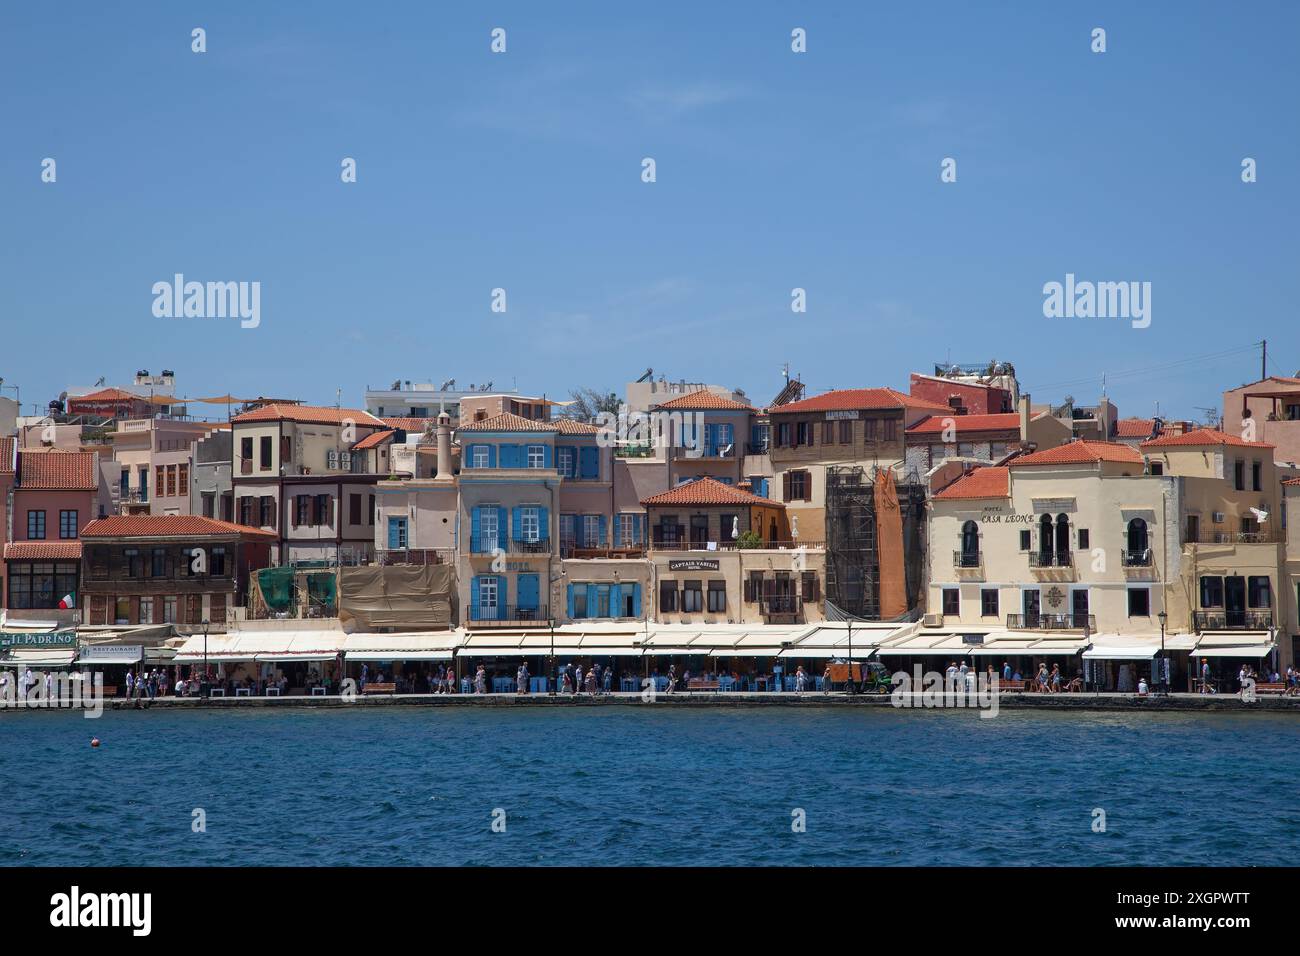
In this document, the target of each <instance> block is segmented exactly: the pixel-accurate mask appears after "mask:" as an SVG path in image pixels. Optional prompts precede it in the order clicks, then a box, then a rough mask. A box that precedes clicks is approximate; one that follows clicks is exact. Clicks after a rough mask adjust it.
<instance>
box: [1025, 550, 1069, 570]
mask: <svg viewBox="0 0 1300 956" xmlns="http://www.w3.org/2000/svg"><path fill="white" fill-rule="evenodd" d="M1029 566H1030V567H1031V568H1071V567H1074V555H1073V554H1071V553H1070V552H1069V551H1030V552H1029Z"/></svg>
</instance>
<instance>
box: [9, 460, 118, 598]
mask: <svg viewBox="0 0 1300 956" xmlns="http://www.w3.org/2000/svg"><path fill="white" fill-rule="evenodd" d="M102 486H103V480H102V474H101V471H100V462H99V455H98V453H96V452H66V451H56V450H48V451H20V452H18V455H17V470H16V474H15V480H14V485H13V492H12V499H13V505H12V507H11V509H10V518H11V522H10V523H11V526H12V533H11V535H10V540H9V541H8V542H7V543H6V544H5V546H4V563H5V607H7V608H10V609H12V610H16V611H21V612H22V613H23V616H24V617H31V618H33V619H40V620H55V621H58V622H59V623H61V624H73V623H76V622H77V616H78V615H77V596H78V595H79V594H80V593H81V588H80V579H81V531H82V529H83V528H85V526H86V525H87V524H89V523H90V521H91V520H93V519H94V518H95V517H96V515H97V514H98V512H99V508H100V507H101V495H100V492H101V490H102ZM69 597H71V598H72V600H71V602H69V601H68V598H69Z"/></svg>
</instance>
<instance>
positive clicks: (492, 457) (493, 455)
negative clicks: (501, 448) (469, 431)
mask: <svg viewBox="0 0 1300 956" xmlns="http://www.w3.org/2000/svg"><path fill="white" fill-rule="evenodd" d="M487 450H488V467H489V468H495V467H496V466H497V446H496V445H488V446H487Z"/></svg>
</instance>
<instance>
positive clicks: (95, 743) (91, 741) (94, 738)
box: [90, 737, 99, 747]
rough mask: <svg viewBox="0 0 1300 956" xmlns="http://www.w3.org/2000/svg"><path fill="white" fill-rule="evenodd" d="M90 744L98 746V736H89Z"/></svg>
mask: <svg viewBox="0 0 1300 956" xmlns="http://www.w3.org/2000/svg"><path fill="white" fill-rule="evenodd" d="M90 746H92V747H98V746H99V738H98V737H91V738H90Z"/></svg>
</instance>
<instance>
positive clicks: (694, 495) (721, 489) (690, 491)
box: [641, 478, 785, 508]
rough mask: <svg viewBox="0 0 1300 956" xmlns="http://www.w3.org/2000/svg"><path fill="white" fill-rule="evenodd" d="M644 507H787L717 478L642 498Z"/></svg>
mask: <svg viewBox="0 0 1300 956" xmlns="http://www.w3.org/2000/svg"><path fill="white" fill-rule="evenodd" d="M641 504H643V505H763V506H766V507H769V508H784V507H785V505H784V504H782V503H781V502H779V501H773V500H772V499H771V498H760V497H759V496H758V495H751V494H750V493H749V492H748V491H741V490H740V489H739V488H737V487H736V486H735V485H727V484H723V483H722V482H720V481H718V480H717V479H716V478H696V479H695V480H694V481H688V482H686V483H685V484H682V485H678V486H677V487H676V488H674V489H672V490H671V491H665V492H662V493H661V494H657V495H651V496H650V497H649V498H642V499H641Z"/></svg>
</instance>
